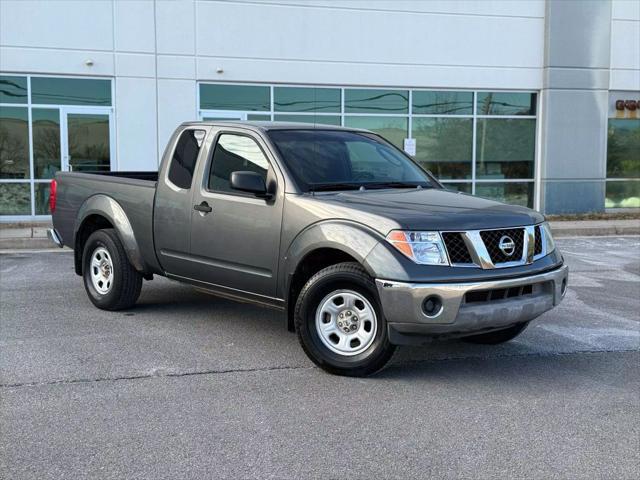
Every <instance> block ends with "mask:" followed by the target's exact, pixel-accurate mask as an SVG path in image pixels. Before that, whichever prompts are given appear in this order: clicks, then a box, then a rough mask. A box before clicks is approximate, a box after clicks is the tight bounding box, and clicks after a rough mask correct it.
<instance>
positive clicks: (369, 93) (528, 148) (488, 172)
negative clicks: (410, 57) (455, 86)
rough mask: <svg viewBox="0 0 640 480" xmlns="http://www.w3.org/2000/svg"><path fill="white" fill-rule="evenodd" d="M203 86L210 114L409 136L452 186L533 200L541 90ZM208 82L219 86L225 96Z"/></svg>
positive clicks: (398, 142) (420, 157)
mask: <svg viewBox="0 0 640 480" xmlns="http://www.w3.org/2000/svg"><path fill="white" fill-rule="evenodd" d="M199 88H200V92H201V102H200V105H199V107H200V110H201V112H200V113H201V115H202V117H205V118H220V119H223V117H224V118H227V117H228V116H229V115H237V119H238V120H240V119H247V120H269V119H270V118H273V120H275V121H289V122H302V123H311V124H316V125H322V124H326V125H340V124H342V125H344V126H346V127H355V128H363V129H366V130H371V131H373V132H375V133H377V134H379V135H381V136H383V137H384V138H386V139H387V140H389V141H390V142H391V143H392V144H394V145H395V146H397V147H398V148H400V149H403V148H404V144H405V139H413V140H415V145H416V153H415V156H414V157H415V160H416V161H417V162H419V163H420V164H421V165H422V166H424V167H425V168H427V169H429V170H430V171H431V172H432V173H433V174H434V175H435V176H436V177H438V178H439V179H440V180H442V181H445V182H448V183H447V185H448V186H449V188H456V189H459V190H460V191H464V192H468V193H471V192H472V191H475V189H474V185H476V186H477V187H478V190H477V192H478V193H482V192H484V193H486V194H487V195H489V196H492V197H494V198H498V199H503V200H505V201H507V202H513V203H516V204H527V205H532V204H533V193H532V192H533V190H532V189H530V187H531V188H532V185H533V180H534V172H535V154H536V152H535V140H536V118H535V117H536V102H537V94H536V93H534V92H529V93H527V92H508V91H502V92H473V91H455V90H429V89H412V90H409V89H394V88H364V87H331V86H325V87H323V86H317V87H316V86H307V85H299V86H283V85H273V86H269V85H221V84H200V87H199ZM261 88H262V90H260V89H261ZM205 90H208V91H209V93H211V92H213V91H214V90H217V91H218V94H217V97H216V98H215V99H214V96H213V95H212V94H211V95H207V92H205ZM271 91H273V99H271V97H270V92H271ZM410 98H411V102H409V99H410ZM212 99H213V100H212ZM341 102H343V103H341ZM257 112H264V113H262V114H260V113H257ZM256 115H263V116H264V117H263V118H259V117H257V116H256ZM270 115H272V116H270ZM487 117H492V118H487ZM527 117H531V118H527ZM409 126H411V131H409ZM474 138H475V139H476V143H475V145H474ZM474 162H475V168H474ZM509 180H510V181H514V180H516V181H517V182H516V183H510V182H508V181H509ZM449 182H450V183H449ZM483 182H486V183H483ZM481 184H483V185H481Z"/></svg>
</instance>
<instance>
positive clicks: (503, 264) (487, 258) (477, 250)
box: [440, 225, 547, 270]
mask: <svg viewBox="0 0 640 480" xmlns="http://www.w3.org/2000/svg"><path fill="white" fill-rule="evenodd" d="M519 232H522V236H521V237H520V233H519ZM440 233H441V235H442V237H443V239H446V238H447V234H451V233H455V234H459V235H460V237H461V238H462V240H463V241H464V243H465V245H466V248H467V251H468V253H469V257H470V259H471V261H470V262H464V263H461V262H456V261H455V260H457V259H460V258H464V257H466V256H464V255H461V254H460V252H459V251H457V252H456V253H455V254H454V255H450V254H449V248H450V247H449V242H447V241H445V248H446V249H447V252H448V255H449V261H450V264H451V266H453V267H471V268H478V267H480V268H482V269H485V270H489V269H494V268H508V267H518V266H522V265H529V264H531V263H533V262H534V261H536V260H537V259H539V258H542V257H544V256H546V255H547V251H546V242H545V239H544V234H545V233H544V228H541V227H540V225H528V226H525V227H511V228H494V229H483V230H467V231H451V232H440ZM514 233H515V235H514ZM510 234H511V235H514V236H517V237H518V238H517V239H514V240H516V242H515V243H516V244H517V246H518V249H517V251H516V252H514V254H513V256H512V258H513V260H508V261H500V260H502V259H504V258H506V257H505V256H504V255H500V254H496V249H497V241H498V240H497V239H499V238H500V237H502V236H503V235H510ZM483 237H484V239H483ZM520 239H521V241H520ZM485 240H486V241H487V242H493V244H492V243H490V244H489V245H487V243H485ZM457 243H458V242H456V245H455V247H456V248H457V249H458V250H459V245H457ZM452 246H453V245H452ZM490 252H491V253H490ZM452 257H453V258H452Z"/></svg>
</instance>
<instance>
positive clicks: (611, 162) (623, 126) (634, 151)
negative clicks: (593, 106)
mask: <svg viewBox="0 0 640 480" xmlns="http://www.w3.org/2000/svg"><path fill="white" fill-rule="evenodd" d="M607 177H608V178H639V177H640V119H631V118H612V119H609V131H608V142H607Z"/></svg>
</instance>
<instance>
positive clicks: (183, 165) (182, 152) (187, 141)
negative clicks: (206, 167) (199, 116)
mask: <svg viewBox="0 0 640 480" xmlns="http://www.w3.org/2000/svg"><path fill="white" fill-rule="evenodd" d="M196 132H198V133H197V135H198V136H201V137H204V134H205V131H204V130H185V131H184V132H182V135H180V138H179V139H178V143H177V144H176V149H175V150H174V152H173V157H172V158H171V165H170V166H169V180H170V181H171V183H173V184H174V185H176V186H177V187H180V188H185V189H187V190H188V189H190V188H191V180H192V179H193V171H194V170H195V168H196V161H197V160H198V154H199V153H200V146H199V145H198V141H197V140H196Z"/></svg>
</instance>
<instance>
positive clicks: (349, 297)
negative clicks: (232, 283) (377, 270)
mask: <svg viewBox="0 0 640 480" xmlns="http://www.w3.org/2000/svg"><path fill="white" fill-rule="evenodd" d="M295 323H296V332H297V333H298V339H299V341H300V344H301V345H302V348H303V349H304V351H305V353H306V354H307V355H308V356H309V358H310V359H311V360H312V361H313V362H314V363H315V364H316V365H318V366H319V367H321V368H323V369H324V370H326V371H328V372H330V373H334V374H337V375H348V376H365V375H369V374H371V373H374V372H376V371H378V370H380V369H381V368H382V367H384V365H385V364H386V363H387V362H388V361H389V359H390V358H391V356H392V355H393V352H394V350H395V347H394V346H393V345H391V344H390V343H389V339H388V336H387V324H386V320H385V318H384V315H383V314H382V309H381V308H380V302H379V300H378V293H377V291H376V288H375V284H374V282H373V279H372V278H371V277H370V276H369V275H368V274H367V273H366V271H365V270H364V269H363V268H362V267H361V266H360V265H358V264H357V263H339V264H337V265H332V266H330V267H327V268H325V269H323V270H321V271H320V272H318V273H316V274H315V275H314V276H313V277H311V278H310V279H309V281H308V282H307V283H306V284H305V286H304V287H303V288H302V291H301V292H300V295H299V296H298V300H297V302H296V307H295Z"/></svg>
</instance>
